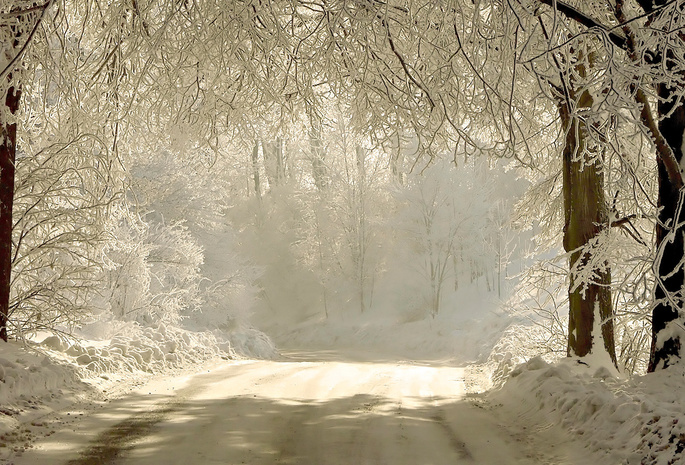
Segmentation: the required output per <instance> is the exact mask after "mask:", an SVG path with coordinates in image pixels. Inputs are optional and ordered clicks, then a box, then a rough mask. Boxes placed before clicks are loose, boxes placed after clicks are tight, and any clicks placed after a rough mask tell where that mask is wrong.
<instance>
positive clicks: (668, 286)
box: [648, 85, 685, 371]
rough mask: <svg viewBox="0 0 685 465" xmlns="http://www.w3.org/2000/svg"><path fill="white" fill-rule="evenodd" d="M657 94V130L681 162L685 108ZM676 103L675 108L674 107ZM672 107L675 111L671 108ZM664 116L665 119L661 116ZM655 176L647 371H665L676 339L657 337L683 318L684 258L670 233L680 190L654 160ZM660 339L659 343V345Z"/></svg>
mask: <svg viewBox="0 0 685 465" xmlns="http://www.w3.org/2000/svg"><path fill="white" fill-rule="evenodd" d="M658 90H659V102H660V103H659V115H661V118H662V119H661V121H660V122H659V130H660V131H661V134H662V135H663V136H664V139H666V142H667V143H668V145H669V146H670V147H671V150H672V151H673V154H674V155H675V157H676V160H677V161H678V163H680V161H681V160H682V158H683V150H682V145H683V131H684V130H685V107H684V106H683V104H682V103H681V102H680V100H679V99H677V98H675V97H674V95H673V89H671V88H669V87H667V86H664V85H662V86H660V88H659V89H658ZM676 102H677V107H676V106H675V105H676ZM674 107H675V108H674ZM663 115H668V116H663ZM657 167H658V175H659V200H658V207H659V209H660V211H659V221H658V223H657V225H656V245H657V250H662V252H663V253H662V254H661V261H660V262H659V263H658V264H657V270H658V271H657V272H658V274H659V276H658V277H657V278H658V279H657V285H656V289H655V291H654V298H655V307H654V310H653V312H652V346H651V350H650V357H649V367H648V371H654V370H655V369H657V368H666V367H668V366H669V365H671V364H672V363H673V360H671V358H672V357H677V358H680V357H681V355H680V351H681V341H680V337H679V336H677V335H672V336H666V337H663V336H662V337H660V333H661V332H662V331H663V330H664V329H666V327H667V326H668V325H669V323H671V322H675V321H676V320H680V325H681V326H682V325H683V323H684V322H683V317H682V316H679V312H680V311H681V310H682V308H683V300H684V299H683V285H684V284H685V272H684V270H683V264H682V260H683V257H684V255H685V247H684V243H683V232H685V231H683V229H682V227H678V229H680V230H679V231H673V228H674V227H677V225H678V224H681V225H682V223H683V221H685V208H682V207H681V211H680V214H679V216H678V219H677V222H676V221H675V219H676V215H677V214H678V202H679V197H680V189H678V187H677V186H674V185H673V183H672V182H671V180H670V178H669V176H668V173H667V171H666V168H665V167H664V163H663V162H662V161H661V159H660V158H657ZM660 339H663V340H662V341H660Z"/></svg>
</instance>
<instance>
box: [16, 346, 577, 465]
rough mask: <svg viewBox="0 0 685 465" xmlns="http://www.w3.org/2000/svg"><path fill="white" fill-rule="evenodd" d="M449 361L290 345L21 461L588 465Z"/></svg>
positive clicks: (107, 411)
mask: <svg viewBox="0 0 685 465" xmlns="http://www.w3.org/2000/svg"><path fill="white" fill-rule="evenodd" d="M467 382H468V380H466V379H465V370H464V369H463V368H459V367H452V366H446V365H444V364H433V363H415V362H406V361H391V360H381V361H379V360H369V359H368V358H364V357H351V356H343V355H340V354H336V353H323V354H312V353H309V354H303V353H291V354H289V355H288V356H284V357H283V358H282V359H281V360H277V361H246V362H230V363H226V364H224V365H220V366H217V367H215V369H212V370H210V371H209V372H206V373H201V374H198V375H195V376H192V377H189V378H185V379H177V380H174V379H170V380H166V381H157V382H154V383H151V384H149V385H148V386H146V387H145V391H143V392H138V393H134V394H131V395H128V396H126V397H123V398H121V399H118V400H117V401H114V402H111V403H110V404H109V405H108V406H107V407H105V408H102V409H100V410H98V411H97V412H95V413H93V414H91V415H88V416H86V417H85V418H84V419H83V420H81V421H80V422H78V423H76V424H74V425H73V426H72V428H71V429H69V430H68V431H60V432H58V433H57V434H55V435H53V436H52V437H49V438H45V439H44V440H43V441H40V442H39V443H37V444H36V447H35V448H34V449H32V450H30V451H28V452H27V453H26V454H25V455H24V456H23V457H21V458H20V459H17V460H16V461H15V462H14V463H15V464H16V465H24V464H44V465H52V464H55V465H57V464H59V465H62V464H68V465H94V464H98V465H105V464H112V465H114V464H116V465H142V464H146V465H147V464H149V465H153V464H154V465H158V464H165V465H172V464H179V465H180V464H197V465H202V464H223V465H233V464H250V465H261V464H297V465H335V464H340V465H345V464H362V465H366V464H378V465H403V464H411V465H441V464H445V465H447V464H450V465H454V464H493V465H494V464H510V465H515V464H516V465H524V464H526V465H527V464H531V465H532V464H550V465H551V464H555V465H557V464H558V465H562V464H568V465H581V464H584V463H585V462H583V461H578V459H577V458H576V459H575V460H572V459H570V458H569V457H568V452H569V451H572V450H575V447H573V445H572V444H571V443H569V442H568V441H567V440H565V439H563V435H561V434H560V433H561V432H560V431H558V430H557V429H556V427H552V426H551V425H546V426H545V427H544V428H539V427H538V428H535V427H534V425H522V424H521V423H520V421H517V419H511V418H506V417H503V416H502V415H500V414H498V412H497V409H496V408H494V409H490V408H482V405H481V408H479V407H478V406H476V405H475V404H474V403H473V402H469V401H468V400H466V395H467V394H466V389H465V383H467Z"/></svg>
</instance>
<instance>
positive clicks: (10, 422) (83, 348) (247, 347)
mask: <svg viewBox="0 0 685 465" xmlns="http://www.w3.org/2000/svg"><path fill="white" fill-rule="evenodd" d="M108 332H112V333H113V334H111V335H110V334H107V336H109V337H108V338H106V339H103V338H102V337H98V336H102V335H103V334H98V331H97V328H94V327H91V328H85V332H84V333H82V334H81V336H87V337H89V339H85V338H81V339H79V340H76V339H74V338H66V337H62V336H56V335H48V336H47V337H46V336H45V335H42V337H36V338H35V339H36V341H25V342H16V341H11V342H9V343H3V344H2V354H1V356H0V406H2V407H1V408H0V462H2V461H5V460H6V459H7V457H8V456H10V455H11V454H17V453H21V452H22V451H23V450H25V449H27V448H30V447H31V443H32V442H33V440H34V439H35V438H36V437H44V436H50V435H52V434H53V433H54V432H55V428H54V425H59V424H64V423H65V422H64V419H62V420H59V421H55V419H54V418H52V417H54V415H55V412H58V411H59V412H66V411H68V410H69V409H70V408H72V409H73V408H74V407H73V406H76V405H78V406H79V409H81V410H82V409H83V408H86V409H87V406H88V405H89V404H90V403H91V401H92V400H95V399H97V400H104V399H107V398H113V397H118V396H120V395H123V394H125V393H127V392H128V391H130V390H131V389H132V388H133V387H134V386H137V385H140V384H142V383H144V382H146V381H148V380H149V379H150V378H152V377H153V376H158V375H161V374H165V373H177V374H178V373H188V372H196V371H198V370H199V369H201V368H202V367H203V366H204V365H205V364H206V363H208V362H209V363H211V362H213V361H216V360H220V359H224V360H229V359H238V358H243V357H250V358H263V359H270V358H273V357H274V356H275V355H276V350H275V347H274V345H273V343H272V342H271V340H270V339H269V338H268V337H267V336H266V335H264V334H263V333H261V332H259V331H257V330H255V329H253V328H249V327H245V328H237V329H234V330H233V331H232V332H231V333H228V334H227V333H224V332H221V331H219V330H216V331H213V332H207V331H206V332H192V331H186V330H184V329H181V328H177V327H173V326H167V325H162V324H159V325H156V326H153V327H141V326H139V325H137V324H135V323H122V324H120V325H119V327H118V328H116V330H115V331H113V330H111V328H110V329H109V330H108ZM79 414H81V415H82V414H83V412H82V411H81V412H80V413H76V416H78V415H79ZM67 415H70V414H69V413H67Z"/></svg>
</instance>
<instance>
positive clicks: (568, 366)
mask: <svg viewBox="0 0 685 465" xmlns="http://www.w3.org/2000/svg"><path fill="white" fill-rule="evenodd" d="M684 377H685V368H673V369H669V370H667V371H664V372H660V373H655V374H649V375H645V376H639V377H635V378H633V379H630V380H628V379H622V378H621V377H619V376H616V373H615V371H614V372H612V370H610V369H608V368H607V367H604V366H599V367H597V366H594V367H593V366H590V365H587V364H584V363H583V362H580V361H578V360H575V359H563V360H560V361H558V362H556V363H554V364H549V363H547V362H545V361H544V360H542V359H541V358H540V357H535V358H533V359H531V360H529V361H528V362H526V363H525V364H523V365H520V366H518V367H517V368H515V369H514V370H513V371H512V372H511V374H510V378H509V380H508V381H507V382H506V383H505V384H504V385H503V387H502V388H501V389H499V390H496V391H493V392H492V393H490V398H491V400H493V401H494V402H496V403H499V404H501V405H502V408H504V409H506V410H509V411H510V412H511V413H512V414H514V415H516V416H518V417H532V418H530V419H531V420H532V421H535V422H537V423H538V424H547V423H555V424H561V425H562V426H563V427H564V428H565V429H567V430H568V431H570V432H572V433H575V434H576V435H579V436H581V437H582V438H583V440H584V442H585V444H586V447H587V448H588V449H589V450H591V451H592V452H593V453H595V454H597V455H598V457H601V458H600V459H598V460H601V463H608V464H609V463H610V464H629V465H633V464H639V465H670V464H685V454H683V451H684V450H685V391H684V390H683V389H682V385H683V381H684V379H683V378H684ZM598 463H599V462H598Z"/></svg>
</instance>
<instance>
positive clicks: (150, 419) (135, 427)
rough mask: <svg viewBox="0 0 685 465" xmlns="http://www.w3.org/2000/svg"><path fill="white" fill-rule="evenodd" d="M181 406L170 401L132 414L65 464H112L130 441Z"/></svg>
mask: <svg viewBox="0 0 685 465" xmlns="http://www.w3.org/2000/svg"><path fill="white" fill-rule="evenodd" d="M181 407H182V403H180V402H170V403H168V404H165V405H163V406H162V407H161V408H157V409H155V410H152V411H150V412H143V413H141V414H138V415H134V416H132V417H130V418H127V419H126V420H124V421H122V422H120V423H117V424H116V425H114V426H113V427H112V428H110V429H108V430H106V431H104V432H103V433H101V434H100V435H98V437H97V438H95V440H94V441H93V445H92V446H90V447H89V448H88V449H86V450H84V451H83V452H81V457H79V458H78V459H75V460H71V461H69V462H68V464H67V465H105V464H114V463H116V461H117V459H118V458H119V457H120V455H121V453H122V452H124V451H126V450H127V449H130V448H132V447H133V446H132V443H133V442H134V441H135V440H136V439H139V438H141V437H144V436H147V435H148V434H150V431H152V428H154V426H155V425H156V424H158V423H159V422H161V421H162V420H164V419H165V418H166V417H167V416H169V414H171V413H173V412H175V411H177V410H179V409H180V408H181Z"/></svg>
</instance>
